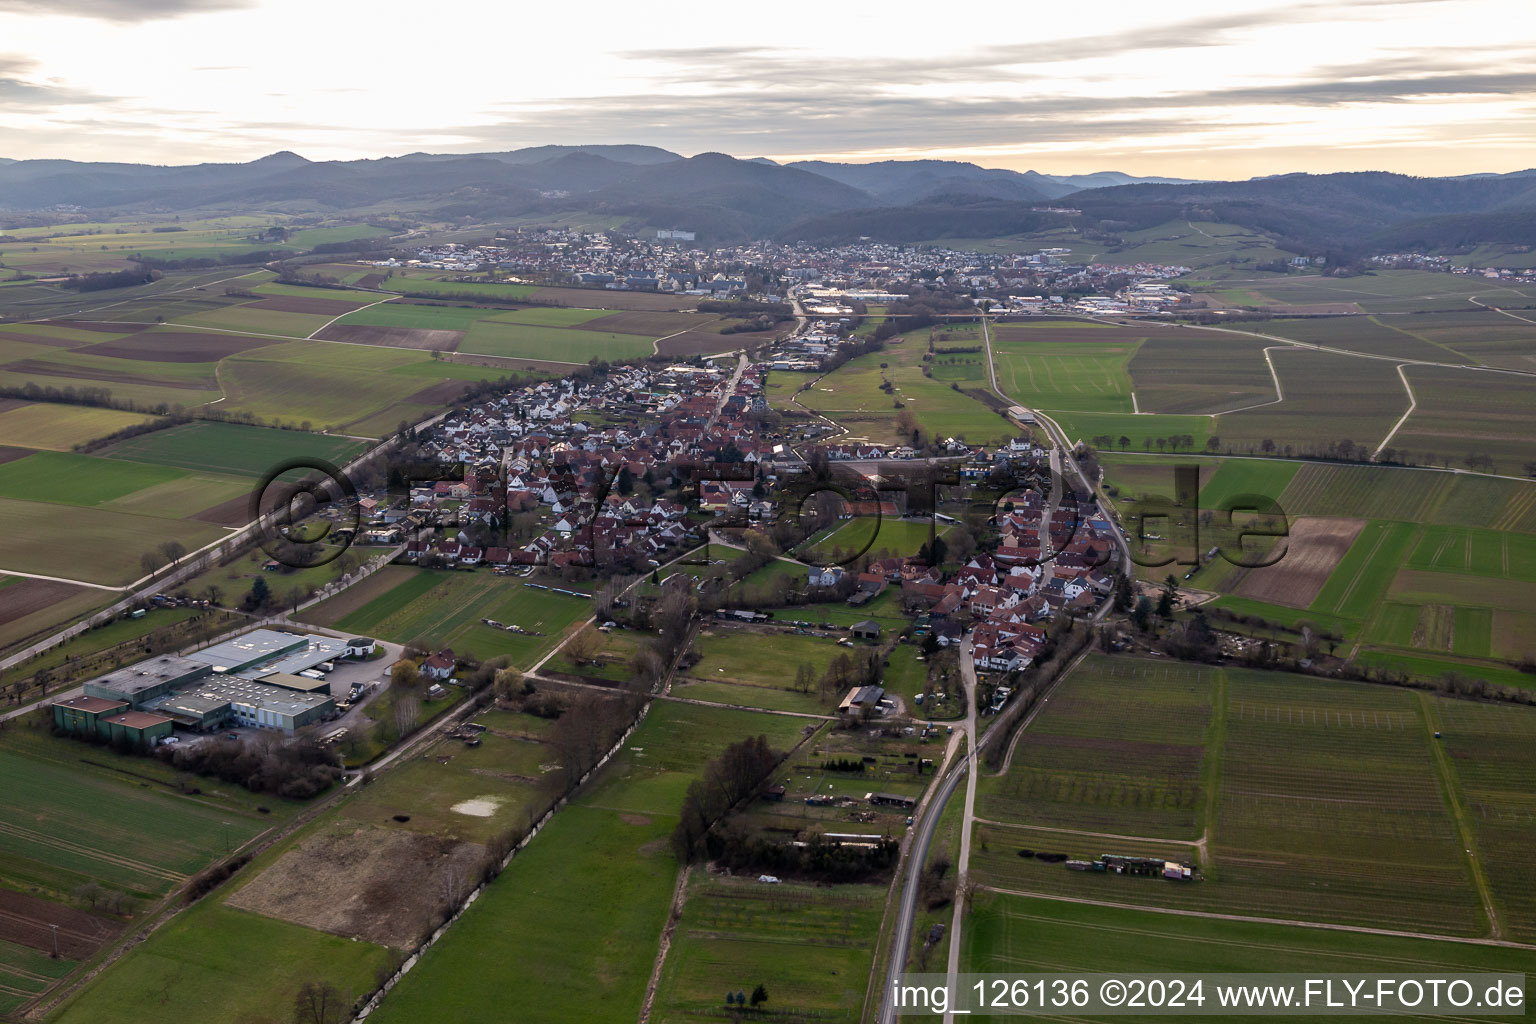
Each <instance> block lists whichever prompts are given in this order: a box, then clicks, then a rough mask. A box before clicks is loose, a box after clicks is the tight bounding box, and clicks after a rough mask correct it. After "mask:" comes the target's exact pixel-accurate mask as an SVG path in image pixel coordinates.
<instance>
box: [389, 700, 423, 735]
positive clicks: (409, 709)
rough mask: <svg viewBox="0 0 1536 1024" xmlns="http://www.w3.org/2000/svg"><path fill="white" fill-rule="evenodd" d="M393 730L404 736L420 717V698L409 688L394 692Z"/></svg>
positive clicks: (414, 726)
mask: <svg viewBox="0 0 1536 1024" xmlns="http://www.w3.org/2000/svg"><path fill="white" fill-rule="evenodd" d="M394 718H395V732H396V733H397V734H399V735H400V736H405V735H406V734H407V733H409V732H410V731H411V730H412V729H414V728H416V723H417V722H418V721H419V720H420V719H421V698H420V697H418V696H416V694H415V693H414V692H413V691H411V690H401V691H400V692H399V693H397V694H395V716H394Z"/></svg>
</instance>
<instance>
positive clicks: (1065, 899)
mask: <svg viewBox="0 0 1536 1024" xmlns="http://www.w3.org/2000/svg"><path fill="white" fill-rule="evenodd" d="M981 888H984V889H987V890H988V891H990V892H999V893H1002V894H1003V895H1005V896H1024V897H1027V898H1029V899H1035V900H1054V901H1056V902H1057V903H1078V904H1082V905H1083V906H1088V907H1109V908H1111V909H1113V910H1140V911H1142V912H1144V913H1148V914H1171V915H1173V916H1175V917H1203V918H1206V919H1207V920H1212V921H1240V922H1243V923H1246V924H1283V925H1289V926H1290V927H1292V928H1316V929H1318V930H1319V931H1329V932H1352V933H1354V934H1356V935H1386V936H1388V937H1390V938H1395V939H1429V940H1430V941H1432V942H1458V943H1461V944H1462V945H1466V946H1499V947H1502V948H1505V949H1527V950H1532V951H1536V946H1533V945H1530V944H1528V943H1524V942H1509V941H1506V940H1504V939H1478V938H1472V937H1470V936H1466V935H1439V934H1436V933H1434V932H1404V931H1397V930H1395V929H1392V928H1371V927H1369V926H1367V925H1356V924H1328V923H1325V922H1322V921H1300V920H1297V919H1295V918H1285V917H1254V916H1251V915H1248V914H1218V913H1216V912H1215V911H1210V910H1178V909H1175V908H1172V907H1149V906H1145V905H1144V904H1140V903H1114V902H1111V901H1109V900H1090V899H1084V898H1082V897H1079V896H1062V895H1059V894H1057V893H1049V892H1030V891H1029V890H1027V889H1002V888H998V887H997V886H991V885H988V886H981Z"/></svg>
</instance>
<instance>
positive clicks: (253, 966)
mask: <svg viewBox="0 0 1536 1024" xmlns="http://www.w3.org/2000/svg"><path fill="white" fill-rule="evenodd" d="M391 957H392V954H391V953H390V952H389V950H387V949H385V948H383V947H382V946H375V945H373V944H372V943H368V942H358V941H355V940H352V939H348V938H343V937H341V936H339V935H328V934H326V933H325V932H319V931H315V930H314V929H311V928H304V927H301V926H299V925H295V924H288V923H286V922H283V921H277V920H274V919H272V918H269V917H262V916H261V915H259V914H253V913H249V912H247V911H243V910H235V909H233V908H232V907H228V906H225V905H224V903H223V902H222V901H220V900H217V899H209V900H205V901H204V902H202V903H200V904H198V905H197V906H196V907H194V908H193V909H192V910H190V911H188V912H187V913H185V914H182V915H179V916H178V917H176V918H175V919H173V920H172V921H171V923H170V924H168V925H166V927H165V928H163V929H162V930H161V931H159V932H157V933H156V934H155V935H154V937H153V938H152V939H151V940H150V941H148V942H145V943H142V944H140V945H138V946H135V947H134V948H133V949H131V950H130V951H129V952H128V954H127V955H126V956H125V957H124V958H123V959H122V960H121V961H120V962H119V963H117V964H116V965H115V966H114V968H113V969H112V970H110V971H108V972H107V973H105V974H103V975H101V976H100V977H99V978H98V979H96V980H95V981H94V982H92V984H91V985H90V987H89V988H87V989H86V990H85V991H84V992H83V993H82V994H81V995H79V996H77V997H76V998H74V999H72V1000H71V1001H69V1002H68V1003H66V1004H65V1005H64V1008H63V1009H62V1010H61V1011H60V1012H59V1013H58V1014H57V1015H56V1016H55V1017H53V1018H52V1019H53V1020H54V1021H56V1022H58V1024H100V1022H101V1021H106V1020H110V1021H113V1022H114V1024H139V1022H144V1024H149V1022H161V1021H164V1020H166V1019H167V1017H168V1016H170V1017H176V1018H180V1019H185V1020H197V1021H200V1022H207V1024H243V1022H245V1021H251V1020H261V1019H268V1018H267V1015H268V1014H271V1013H273V1012H276V1013H279V1014H284V1015H286V1014H288V1013H290V1012H291V1010H292V1006H293V997H294V995H295V993H297V992H298V990H299V987H300V986H301V985H303V984H304V983H305V982H307V981H311V980H323V981H328V982H330V983H332V984H334V985H335V986H336V988H337V989H338V990H339V991H341V992H342V993H343V999H344V1000H346V1002H347V1003H350V1002H351V1000H353V999H356V998H357V997H358V996H360V995H363V994H364V993H366V992H368V991H371V990H372V988H373V986H374V983H375V976H376V974H377V973H378V972H379V971H380V970H381V969H385V968H388V967H389V966H391V964H392V959H391Z"/></svg>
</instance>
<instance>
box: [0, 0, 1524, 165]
mask: <svg viewBox="0 0 1536 1024" xmlns="http://www.w3.org/2000/svg"><path fill="white" fill-rule="evenodd" d="M64 8H67V9H68V10H69V11H70V13H68V14H63V13H59V12H60V10H61V9H64ZM919 12H920V13H919ZM615 142H635V143H646V144H650V145H656V146H662V147H665V148H668V149H672V150H675V151H678V152H681V153H684V154H689V155H691V154H693V153H699V152H705V151H710V150H716V151H720V152H726V153H731V154H733V155H736V156H743V157H746V156H769V157H773V158H775V159H780V160H792V159H802V158H820V159H835V160H852V161H868V160H879V159H890V158H910V157H938V158H944V159H959V160H972V161H975V162H977V163H980V164H983V165H985V166H991V167H1011V168H1014V169H1017V170H1025V169H1030V168H1033V169H1035V170H1039V171H1044V172H1047V173H1075V172H1087V171H1096V170H1111V169H1113V170H1123V171H1127V172H1131V173H1137V174H1166V175H1176V176H1184V177H1203V178H1217V177H1222V178H1241V177H1248V176H1251V175H1255V174H1272V173H1281V172H1286V171H1296V170H1313V171H1332V170H1357V169H1381V170H1393V171H1402V172H1405V173H1412V174H1462V173H1468V172H1472V171H1510V170H1517V169H1523V168H1527V167H1532V166H1536V2H1533V0H1355V2H1348V0H1339V2H1326V0H1274V2H1270V0H1263V2H1260V0H1250V2H1244V0H1219V2H1207V0H1174V2H1172V3H1161V4H1157V3H1146V2H1134V3H1133V2H1124V0H1100V2H1097V3H1094V2H1089V3H1080V4H1073V3H1052V4H1050V5H1048V6H1046V5H1041V4H1038V3H1025V2H1019V0H1013V2H1008V3H995V4H994V3H940V4H933V3H927V4H920V5H919V4H911V3H894V4H892V3H886V4H878V5H877V4H870V3H859V4H847V3H842V4H839V3H829V2H826V0H818V2H816V3H802V2H799V0H794V2H789V0H776V2H774V3H767V4H762V3H759V4H741V3H736V4H723V5H722V4H706V5H702V6H701V5H698V4H672V5H669V4H664V3H660V4H659V3H610V2H608V0H599V2H591V0H588V2H577V3H550V4H523V3H516V2H507V0H491V2H482V0H457V2H446V3H443V2H424V0H412V2H402V0H368V2H366V3H342V2H339V0H67V2H64V0H0V157H11V158H15V159H24V158H37V157H70V158H74V159H81V160H123V161H132V162H147V163H191V162H197V161H201V160H220V161H238V160H249V159H253V158H256V157H259V156H263V155H265V154H267V153H271V152H274V151H277V150H283V149H290V150H293V151H295V152H297V153H300V154H302V155H304V156H307V157H309V158H310V159H316V160H320V159H350V158H355V157H379V156H391V155H400V154H404V153H410V152H415V151H429V152H476V151H493V150H505V149H514V148H517V147H520V146H529V145H542V144H546V143H569V144H591V143H615Z"/></svg>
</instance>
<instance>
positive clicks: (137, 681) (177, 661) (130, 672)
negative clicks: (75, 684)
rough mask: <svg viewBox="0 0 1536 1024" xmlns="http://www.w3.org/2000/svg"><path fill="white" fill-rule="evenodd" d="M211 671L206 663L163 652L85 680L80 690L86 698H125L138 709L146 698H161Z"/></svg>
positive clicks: (124, 699) (122, 699)
mask: <svg viewBox="0 0 1536 1024" xmlns="http://www.w3.org/2000/svg"><path fill="white" fill-rule="evenodd" d="M211 671H212V669H210V668H209V667H208V665H207V663H206V662H202V661H194V660H193V659H191V658H178V657H174V656H172V655H163V656H162V657H159V658H150V659H149V660H148V661H141V662H139V663H138V664H136V665H129V666H128V667H127V668H120V669H118V670H117V671H116V672H108V673H107V674H106V675H104V676H100V677H98V678H96V679H92V680H91V681H90V682H88V683H86V684H85V686H84V687H83V689H84V690H85V695H86V696H87V697H100V698H102V699H103V700H121V701H126V702H128V703H129V704H132V705H133V706H134V707H135V708H137V707H138V706H140V705H141V704H143V703H144V702H145V701H147V700H153V699H155V698H156V697H163V696H165V695H166V694H168V693H170V692H171V691H172V690H174V689H176V688H177V687H179V686H183V685H186V684H188V683H192V682H195V681H197V680H198V679H201V678H202V677H203V676H205V675H207V674H208V673H209V672H211Z"/></svg>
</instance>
